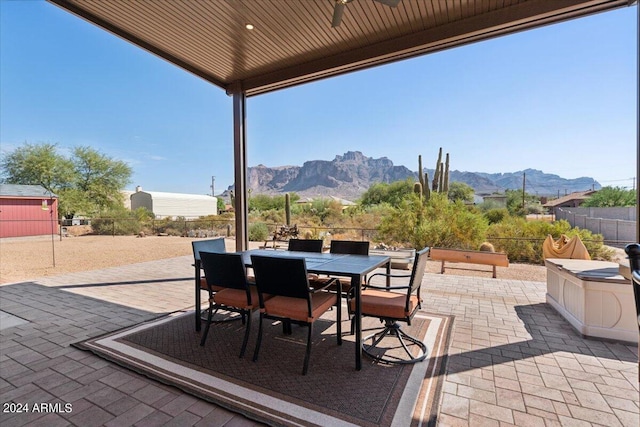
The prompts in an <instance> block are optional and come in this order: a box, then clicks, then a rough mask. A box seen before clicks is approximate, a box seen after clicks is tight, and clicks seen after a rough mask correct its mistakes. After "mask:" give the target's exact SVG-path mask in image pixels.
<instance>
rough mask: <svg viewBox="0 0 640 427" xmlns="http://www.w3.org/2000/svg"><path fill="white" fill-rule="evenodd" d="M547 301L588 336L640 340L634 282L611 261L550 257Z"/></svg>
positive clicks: (580, 331) (546, 263)
mask: <svg viewBox="0 0 640 427" xmlns="http://www.w3.org/2000/svg"><path fill="white" fill-rule="evenodd" d="M545 265H546V267H547V295H546V299H547V303H549V304H550V305H551V306H553V307H554V308H555V309H556V310H557V311H558V313H560V314H561V315H562V316H563V317H564V318H565V319H567V321H568V322H569V323H571V325H572V326H573V327H574V328H576V330H577V331H578V332H579V333H580V334H582V335H583V336H585V337H596V338H605V339H611V340H617V341H624V342H630V343H637V342H638V324H637V320H636V308H635V300H634V296H633V286H632V285H631V282H630V281H629V280H628V279H626V278H625V277H623V276H622V275H621V274H620V273H619V271H618V266H619V265H618V264H617V263H614V262H607V261H586V260H577V259H547V260H545Z"/></svg>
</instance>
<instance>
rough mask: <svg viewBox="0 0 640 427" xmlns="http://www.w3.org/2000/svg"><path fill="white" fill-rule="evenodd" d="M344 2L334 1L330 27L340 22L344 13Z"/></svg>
mask: <svg viewBox="0 0 640 427" xmlns="http://www.w3.org/2000/svg"><path fill="white" fill-rule="evenodd" d="M344 6H345V4H344V3H342V2H340V1H339V2H336V5H335V6H334V8H333V19H332V20H331V28H335V27H337V26H338V25H340V23H341V22H342V14H343V13H344Z"/></svg>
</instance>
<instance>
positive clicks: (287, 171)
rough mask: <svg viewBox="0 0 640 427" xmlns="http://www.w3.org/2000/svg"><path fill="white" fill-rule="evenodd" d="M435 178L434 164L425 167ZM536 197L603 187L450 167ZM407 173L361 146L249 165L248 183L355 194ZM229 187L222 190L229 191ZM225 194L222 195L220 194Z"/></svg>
mask: <svg viewBox="0 0 640 427" xmlns="http://www.w3.org/2000/svg"><path fill="white" fill-rule="evenodd" d="M424 172H428V173H429V176H430V177H433V172H434V171H433V169H425V170H424ZM523 177H525V180H524V184H525V191H526V192H527V193H529V194H536V195H539V196H560V195H564V194H568V193H572V192H574V191H585V190H591V189H595V190H598V189H600V188H601V186H600V184H599V183H598V182H597V181H596V180H594V179H593V178H589V177H580V178H575V179H567V178H562V177H560V176H558V175H553V174H548V173H544V172H542V171H540V170H536V169H526V170H524V171H517V172H506V173H484V172H461V171H457V170H452V171H451V172H450V175H449V181H450V182H455V181H460V182H464V183H465V184H468V185H469V186H471V187H472V188H473V189H474V190H475V193H476V194H478V195H482V194H491V193H496V192H498V193H499V192H504V191H505V190H518V189H522V185H523ZM407 178H412V179H415V180H417V179H418V173H417V172H415V171H412V170H410V169H409V168H407V167H405V166H395V165H394V164H393V162H392V161H391V160H389V159H388V158H386V157H382V158H379V159H374V158H371V157H367V156H365V155H364V154H362V153H361V152H360V151H348V152H346V153H344V154H343V155H341V156H340V155H337V156H336V157H335V158H334V159H333V160H331V161H328V160H309V161H306V162H304V164H303V165H302V166H276V167H267V166H264V165H258V166H253V167H249V168H248V175H247V181H248V188H249V189H250V190H251V191H252V192H253V193H254V194H271V195H274V194H283V193H292V192H293V193H296V194H298V195H300V196H302V197H329V196H334V197H339V198H343V199H348V200H355V199H357V198H359V197H360V196H361V195H362V193H364V192H365V191H366V190H367V189H369V187H370V186H371V185H373V184H374V183H376V182H384V183H391V182H394V181H401V180H405V179H407ZM232 189H233V187H229V188H228V190H227V191H225V193H228V192H229V191H230V190H232ZM223 195H224V194H223Z"/></svg>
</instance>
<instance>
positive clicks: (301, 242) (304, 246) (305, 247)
mask: <svg viewBox="0 0 640 427" xmlns="http://www.w3.org/2000/svg"><path fill="white" fill-rule="evenodd" d="M287 249H288V250H290V251H297V252H322V239H290V240H289V247H288V248H287Z"/></svg>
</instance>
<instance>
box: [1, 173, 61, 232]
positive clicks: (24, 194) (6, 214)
mask: <svg viewBox="0 0 640 427" xmlns="http://www.w3.org/2000/svg"><path fill="white" fill-rule="evenodd" d="M57 233H58V196H56V195H55V194H53V193H50V192H49V191H47V190H46V189H45V188H44V187H42V186H40V185H17V184H0V237H23V236H42V235H46V234H57Z"/></svg>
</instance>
